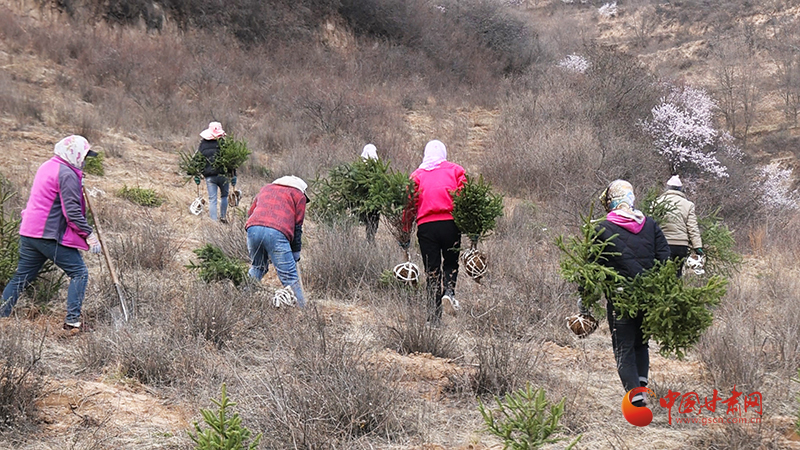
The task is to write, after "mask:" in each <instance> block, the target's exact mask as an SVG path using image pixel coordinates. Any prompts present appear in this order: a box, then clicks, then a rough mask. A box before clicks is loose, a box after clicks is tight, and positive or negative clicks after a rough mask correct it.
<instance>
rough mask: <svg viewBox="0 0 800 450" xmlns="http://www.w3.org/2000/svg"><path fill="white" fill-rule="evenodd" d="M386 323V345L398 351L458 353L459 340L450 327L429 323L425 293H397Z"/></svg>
mask: <svg viewBox="0 0 800 450" xmlns="http://www.w3.org/2000/svg"><path fill="white" fill-rule="evenodd" d="M398 296H400V297H401V298H399V299H398V300H399V301H398V302H397V305H396V306H395V310H393V311H392V313H391V317H392V319H390V320H391V325H388V326H386V329H385V330H384V337H383V340H384V342H385V345H386V346H387V347H389V348H391V349H394V350H395V351H397V352H398V353H401V354H409V353H430V354H431V355H433V356H438V357H440V358H452V357H455V356H457V355H458V350H459V348H458V344H457V341H456V337H455V335H454V334H453V333H452V331H451V330H448V329H446V328H444V327H441V328H440V327H435V326H431V325H430V324H429V323H428V307H427V300H426V298H425V294H424V292H423V293H415V292H408V293H402V294H400V295H398Z"/></svg>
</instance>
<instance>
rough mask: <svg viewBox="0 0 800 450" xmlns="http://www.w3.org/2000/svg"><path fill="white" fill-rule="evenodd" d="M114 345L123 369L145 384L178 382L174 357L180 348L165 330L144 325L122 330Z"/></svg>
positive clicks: (113, 342) (113, 340) (113, 338)
mask: <svg viewBox="0 0 800 450" xmlns="http://www.w3.org/2000/svg"><path fill="white" fill-rule="evenodd" d="M111 346H112V349H113V352H114V357H115V359H116V361H117V363H118V364H119V370H120V372H121V373H122V374H123V375H125V376H126V377H130V378H134V379H136V380H139V381H140V382H142V383H144V384H150V385H155V386H158V385H170V384H173V383H175V382H176V381H177V376H178V372H177V370H176V368H175V360H176V358H177V356H178V355H177V353H178V351H179V347H177V345H176V342H174V341H173V340H172V339H170V337H169V336H168V335H167V334H166V333H165V332H164V330H161V329H158V328H151V327H145V326H142V325H140V326H138V327H137V328H135V329H126V330H122V331H121V332H119V333H116V334H115V335H114V336H113V337H112V341H111Z"/></svg>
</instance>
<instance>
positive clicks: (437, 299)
mask: <svg viewBox="0 0 800 450" xmlns="http://www.w3.org/2000/svg"><path fill="white" fill-rule="evenodd" d="M417 239H418V240H419V250H420V252H421V253H422V264H423V267H424V268H425V276H426V282H427V285H426V292H427V298H428V318H429V319H430V320H433V321H439V320H441V318H442V294H443V293H444V292H443V291H444V290H447V289H449V290H453V291H455V288H456V279H457V278H458V253H459V248H460V246H461V231H459V229H458V227H456V223H455V222H454V221H452V220H439V221H436V222H427V223H423V224H422V225H419V226H417Z"/></svg>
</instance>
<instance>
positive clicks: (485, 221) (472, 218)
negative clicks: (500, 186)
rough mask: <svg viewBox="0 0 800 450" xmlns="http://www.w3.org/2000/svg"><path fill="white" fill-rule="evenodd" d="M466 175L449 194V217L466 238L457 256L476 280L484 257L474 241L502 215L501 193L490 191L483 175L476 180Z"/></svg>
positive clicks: (484, 265)
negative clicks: (450, 209)
mask: <svg viewBox="0 0 800 450" xmlns="http://www.w3.org/2000/svg"><path fill="white" fill-rule="evenodd" d="M466 178H467V180H466V181H465V182H464V184H463V185H462V186H461V188H460V189H458V190H457V191H454V192H451V193H450V195H451V196H452V198H453V220H454V221H455V223H456V226H457V227H458V229H459V230H461V232H462V233H463V234H466V235H467V236H468V237H469V240H470V248H469V249H468V250H467V251H465V252H464V253H462V255H461V259H462V261H463V263H464V267H465V270H466V272H467V274H468V275H469V276H470V277H472V279H474V280H475V281H478V282H480V279H481V278H482V277H483V275H484V274H485V273H486V270H487V264H488V258H487V256H486V254H485V253H483V252H481V251H480V250H478V248H477V247H478V242H479V241H480V240H481V239H483V238H484V237H485V236H486V235H487V234H488V233H490V232H491V231H492V230H494V228H495V226H496V225H497V218H498V217H500V216H502V215H503V196H502V195H500V194H495V193H493V192H492V186H491V184H489V183H488V182H486V181H484V179H483V175H481V176H479V177H478V179H477V180H476V179H475V178H474V177H470V176H469V175H467V177H466Z"/></svg>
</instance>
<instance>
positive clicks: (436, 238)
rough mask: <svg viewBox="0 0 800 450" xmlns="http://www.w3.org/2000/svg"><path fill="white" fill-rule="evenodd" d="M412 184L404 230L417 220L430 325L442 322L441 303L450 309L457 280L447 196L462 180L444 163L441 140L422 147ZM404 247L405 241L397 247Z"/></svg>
mask: <svg viewBox="0 0 800 450" xmlns="http://www.w3.org/2000/svg"><path fill="white" fill-rule="evenodd" d="M411 179H413V180H414V182H415V183H416V186H417V188H416V194H417V195H416V200H417V201H416V204H415V205H414V206H415V207H416V216H415V217H414V215H413V212H412V211H410V210H408V211H406V214H405V219H406V220H405V223H406V231H409V230H410V229H411V225H412V224H413V220H414V219H416V221H417V240H419V249H420V252H421V253H422V264H423V266H424V267H425V274H426V280H427V296H428V319H429V321H430V323H431V324H432V325H438V324H439V323H440V322H441V320H442V300H445V301H447V302H448V303H449V304H450V306H452V307H453V308H454V309H457V308H458V302H456V299H455V289H456V279H457V277H458V253H459V250H458V249H459V247H460V246H461V231H460V230H459V229H458V227H457V226H456V223H455V221H454V220H453V199H452V197H451V196H450V193H451V192H453V191H456V190H458V189H459V188H460V187H461V186H462V185H463V184H464V182H465V181H466V176H465V173H464V168H463V167H461V166H459V165H458V164H454V163H451V162H449V161H447V149H446V148H445V146H444V144H443V143H442V142H441V141H437V140H433V141H430V142H428V144H427V145H425V155H424V157H423V158H422V164H420V166H419V168H418V169H417V170H415V171H414V172H413V173H412V174H411ZM400 246H401V247H403V248H408V246H409V242H404V243H401V244H400Z"/></svg>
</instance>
